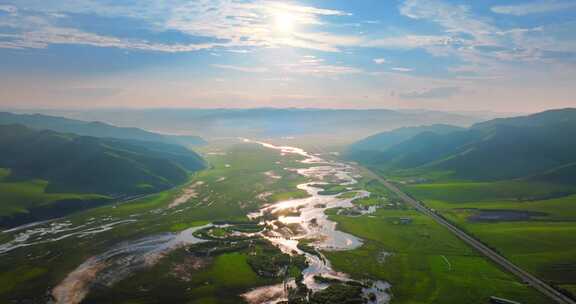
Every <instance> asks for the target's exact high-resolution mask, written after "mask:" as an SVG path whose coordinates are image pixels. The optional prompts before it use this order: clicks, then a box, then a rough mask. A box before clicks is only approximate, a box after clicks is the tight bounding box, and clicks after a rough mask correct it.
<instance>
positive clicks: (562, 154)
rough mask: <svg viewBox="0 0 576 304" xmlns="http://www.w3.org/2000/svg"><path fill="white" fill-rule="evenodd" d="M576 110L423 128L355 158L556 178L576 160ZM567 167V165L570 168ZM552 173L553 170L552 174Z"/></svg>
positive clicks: (458, 174) (390, 166)
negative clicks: (457, 127)
mask: <svg viewBox="0 0 576 304" xmlns="http://www.w3.org/2000/svg"><path fill="white" fill-rule="evenodd" d="M574 138H576V110H574V109H564V110H553V111H547V112H543V113H538V114H534V115H530V116H525V117H515V118H507V119H496V120H492V121H488V122H485V123H480V124H476V125H474V126H473V127H471V128H470V129H467V130H464V131H456V132H450V133H445V134H438V133H434V132H424V133H420V134H418V135H415V136H412V137H410V138H409V139H406V140H404V141H403V142H400V143H398V144H395V145H392V146H390V147H387V148H384V149H381V150H379V151H374V152H373V154H372V155H371V157H370V158H369V159H365V158H353V159H354V160H357V161H360V162H363V163H366V164H370V165H371V166H375V167H378V168H381V169H383V170H388V172H394V171H402V170H422V171H434V170H436V171H443V172H452V174H451V176H452V177H453V178H458V179H466V180H477V181H494V180H507V179H522V178H524V179H526V178H529V177H531V176H539V178H540V179H545V178H546V177H550V178H552V177H554V179H555V180H556V179H558V178H559V177H561V176H564V178H563V180H567V181H568V180H569V178H568V177H566V174H565V173H562V172H564V171H562V172H559V173H557V174H556V175H553V174H552V173H551V172H550V171H551V170H552V171H553V170H555V169H556V168H562V167H563V166H566V165H569V164H572V163H574V162H576V141H575V140H574ZM565 170H568V169H565ZM547 172H548V173H547Z"/></svg>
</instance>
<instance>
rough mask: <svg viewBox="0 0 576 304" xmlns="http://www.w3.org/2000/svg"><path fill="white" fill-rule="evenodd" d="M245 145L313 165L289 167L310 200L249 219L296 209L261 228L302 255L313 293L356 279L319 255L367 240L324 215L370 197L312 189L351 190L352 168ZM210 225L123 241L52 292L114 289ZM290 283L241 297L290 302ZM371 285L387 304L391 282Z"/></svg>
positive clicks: (60, 296)
mask: <svg viewBox="0 0 576 304" xmlns="http://www.w3.org/2000/svg"><path fill="white" fill-rule="evenodd" d="M244 141H245V142H251V143H256V144H260V145H262V146H264V147H267V148H270V149H275V150H278V151H279V153H281V154H282V155H287V154H295V155H300V156H302V157H303V160H302V161H301V162H302V163H305V164H308V165H310V166H309V167H308V168H303V169H289V168H288V169H286V170H294V171H296V172H297V173H298V174H300V175H302V176H304V177H306V178H307V179H308V182H306V183H303V184H300V185H298V188H299V189H301V190H304V191H306V192H307V193H308V194H309V197H307V198H303V199H293V200H287V201H282V202H278V203H275V204H272V205H268V206H264V207H263V208H262V209H260V210H258V211H257V212H254V213H251V214H249V215H248V217H249V218H251V219H258V218H262V216H263V215H265V214H269V213H271V214H275V213H278V212H281V211H288V210H292V211H294V210H296V211H297V212H291V213H289V214H290V215H287V216H279V217H278V218H277V219H275V220H270V221H264V222H263V224H266V227H267V228H266V229H265V230H264V231H263V232H262V233H260V235H261V236H262V237H263V238H266V239H268V240H269V241H270V242H271V243H272V244H274V245H275V246H276V247H278V248H279V249H280V250H281V251H283V252H285V253H287V254H290V255H293V254H299V255H300V254H301V255H304V256H305V257H306V260H307V262H308V267H307V268H306V269H305V270H304V271H303V273H302V274H303V277H304V281H303V283H304V284H305V285H306V286H307V288H308V289H309V290H312V291H319V290H322V289H324V288H327V287H328V286H329V285H328V284H326V283H320V282H318V281H317V280H315V278H314V277H315V276H322V277H324V278H331V279H337V280H340V281H352V279H350V278H349V276H348V275H347V274H345V273H341V272H337V271H335V270H334V269H333V268H332V265H331V264H330V261H328V259H326V258H325V257H324V256H323V255H322V254H321V253H319V252H320V251H335V250H353V249H356V248H358V247H360V246H362V244H363V242H362V240H361V239H359V238H358V237H355V236H353V235H351V234H348V233H345V232H342V231H338V230H337V229H336V223H335V222H333V221H330V220H329V219H328V217H327V215H326V214H325V211H326V210H327V209H331V208H351V207H353V204H352V201H353V200H354V199H357V198H361V197H366V196H368V195H370V193H369V192H366V191H356V190H355V191H354V193H355V195H354V197H351V198H340V197H339V195H321V194H319V192H320V191H321V190H322V189H320V188H317V187H314V185H318V184H321V183H331V184H339V185H342V186H346V187H350V186H352V185H354V184H356V183H357V181H356V180H355V179H354V177H353V168H352V167H351V166H350V165H347V164H344V163H339V162H334V161H327V160H324V159H322V158H320V157H319V156H317V155H313V154H310V153H308V152H306V151H304V150H302V149H299V148H295V147H288V146H275V145H272V144H269V143H264V142H256V141H250V140H246V139H244ZM210 226H212V225H206V226H201V227H194V228H190V229H187V230H184V231H182V232H180V233H176V234H175V233H166V234H161V235H154V236H150V237H146V238H143V239H139V240H135V241H132V242H125V243H121V244H119V245H118V246H116V247H115V248H112V249H111V250H109V251H107V252H104V253H102V254H100V255H98V256H94V257H92V258H90V259H88V260H87V261H85V262H84V263H83V264H82V265H80V266H79V267H77V268H76V269H75V270H74V271H73V272H71V273H70V274H69V275H68V276H67V277H66V278H65V279H64V280H63V281H62V282H61V283H60V284H59V285H58V286H56V287H55V288H54V289H53V290H52V296H53V297H54V299H55V303H56V304H60V303H62V304H63V303H66V304H76V303H80V302H81V301H82V300H83V299H84V297H85V296H86V295H87V294H88V293H89V291H90V288H91V287H92V286H95V285H96V284H105V285H108V286H110V285H112V284H114V283H116V282H118V281H120V280H122V279H123V278H125V277H127V276H128V275H129V274H131V273H133V272H134V271H137V270H139V269H142V268H144V267H149V266H152V265H154V264H155V263H156V262H157V261H158V260H159V259H161V258H162V257H164V256H165V255H166V254H168V253H170V252H171V251H173V250H176V249H178V248H181V247H183V246H187V245H191V244H196V243H201V242H204V241H205V240H202V239H199V238H197V237H194V235H193V234H194V232H196V231H198V230H200V229H204V228H207V227H210ZM287 226H289V227H297V229H292V230H291V231H287V230H286V229H285V227H287ZM304 240H306V241H307V242H309V245H310V246H312V247H313V248H315V249H317V250H318V251H319V252H318V253H317V254H312V253H309V252H305V251H302V250H300V249H299V248H298V243H299V242H302V241H304ZM363 283H364V284H365V285H366V282H363ZM286 284H288V285H294V281H293V280H292V281H289V282H284V283H283V284H277V285H272V286H264V287H260V288H256V289H253V290H251V291H249V292H246V293H245V294H243V295H242V297H243V298H244V299H245V300H246V301H247V302H249V303H252V304H264V303H278V302H281V301H286V300H287V295H286V294H285V288H284V286H285V285H286ZM368 285H369V287H365V288H364V290H363V291H364V293H365V295H366V296H368V294H371V295H372V297H371V298H372V300H370V302H369V303H371V304H382V303H387V302H388V301H389V299H390V296H389V294H388V293H387V291H388V289H389V287H390V286H389V284H387V283H386V282H382V281H375V282H370V283H368Z"/></svg>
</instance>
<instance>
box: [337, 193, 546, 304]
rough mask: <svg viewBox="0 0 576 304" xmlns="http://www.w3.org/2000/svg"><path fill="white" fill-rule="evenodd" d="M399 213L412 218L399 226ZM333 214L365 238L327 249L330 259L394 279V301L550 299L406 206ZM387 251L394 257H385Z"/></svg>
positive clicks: (360, 274)
mask: <svg viewBox="0 0 576 304" xmlns="http://www.w3.org/2000/svg"><path fill="white" fill-rule="evenodd" d="M371 190H372V191H376V192H377V193H381V192H380V191H381V190H378V189H371ZM386 204H387V203H386ZM400 217H410V218H411V219H412V220H413V222H412V223H411V224H404V225H402V224H399V222H398V218H400ZM332 218H333V219H334V220H336V221H338V223H339V228H340V229H342V230H344V231H347V232H349V233H352V234H354V235H357V236H359V237H361V238H363V239H365V240H367V242H366V244H365V245H364V246H362V247H361V248H360V249H357V250H353V251H349V252H328V253H326V254H327V256H328V257H329V259H330V260H331V261H332V262H333V264H334V266H335V267H336V268H337V269H339V270H342V271H345V272H348V273H351V274H352V275H353V276H355V277H359V278H360V277H365V276H367V277H372V278H378V279H383V280H386V281H388V282H390V283H391V284H392V293H393V301H392V303H403V304H404V303H486V299H487V297H489V296H492V295H496V296H501V297H505V298H510V299H515V300H519V301H521V302H522V303H547V302H546V299H543V298H542V297H541V296H540V295H539V294H538V293H536V292H535V291H533V290H532V289H530V288H528V287H526V286H523V285H521V284H520V283H518V282H517V281H516V280H515V278H513V277H512V276H511V275H509V274H507V273H505V272H503V271H501V270H500V269H498V268H497V267H496V266H495V265H493V264H491V263H489V262H488V261H487V260H485V259H484V258H482V257H480V256H478V254H477V253H476V252H474V251H473V250H472V249H470V248H469V247H468V246H466V245H465V244H464V243H462V242H461V241H460V240H458V239H457V238H456V237H455V236H453V235H452V234H451V233H449V232H448V231H447V230H445V229H444V228H442V227H441V226H439V225H437V224H436V223H434V222H433V221H432V219H430V218H428V217H426V216H423V215H421V214H420V213H418V212H416V211H414V210H412V209H409V208H406V207H405V206H403V205H400V207H399V208H391V207H387V208H385V209H379V210H378V211H377V213H376V214H375V216H374V217H369V216H362V217H346V216H340V215H338V216H336V215H334V214H332ZM384 252H390V253H392V255H391V256H388V257H386V258H385V260H384V261H382V254H383V253H384Z"/></svg>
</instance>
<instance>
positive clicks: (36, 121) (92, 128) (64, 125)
mask: <svg viewBox="0 0 576 304" xmlns="http://www.w3.org/2000/svg"><path fill="white" fill-rule="evenodd" d="M10 124H20V125H24V126H26V127H28V128H32V129H37V130H52V131H56V132H61V133H73V134H78V135H83V136H92V137H105V138H118V139H131V140H140V141H154V142H163V143H170V144H183V145H203V144H205V143H206V142H205V141H204V140H203V139H202V138H200V137H198V136H174V135H163V134H158V133H153V132H148V131H145V130H142V129H138V128H123V127H116V126H113V125H110V124H106V123H102V122H96V121H94V122H86V121H82V120H75V119H68V118H63V117H56V116H48V115H41V114H33V115H30V114H13V113H8V112H0V125H10Z"/></svg>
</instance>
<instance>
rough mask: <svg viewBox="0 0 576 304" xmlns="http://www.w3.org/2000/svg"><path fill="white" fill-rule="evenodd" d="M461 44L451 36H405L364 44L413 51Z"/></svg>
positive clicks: (370, 41) (373, 40) (375, 40)
mask: <svg viewBox="0 0 576 304" xmlns="http://www.w3.org/2000/svg"><path fill="white" fill-rule="evenodd" d="M460 43H461V42H460V40H459V39H456V38H453V37H450V36H432V35H405V36H394V37H385V38H379V39H372V40H368V41H366V42H365V43H364V44H363V46H365V47H381V48H399V49H413V48H423V47H429V46H450V45H456V44H460Z"/></svg>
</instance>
